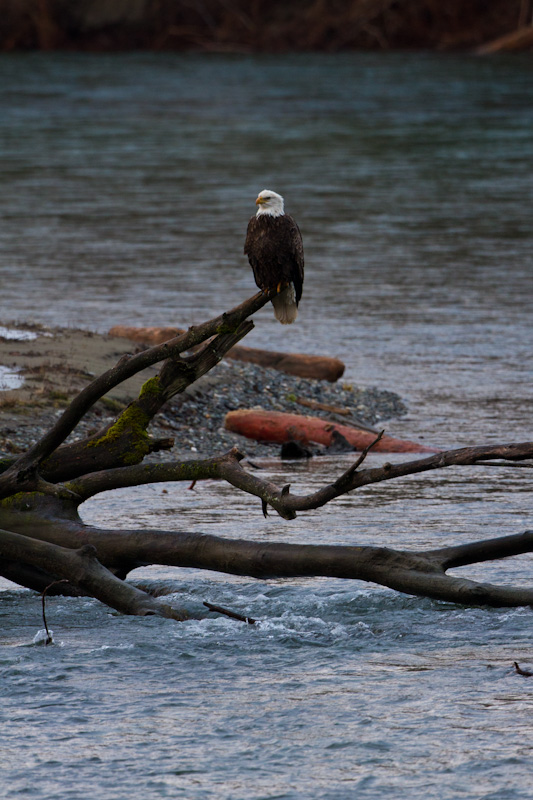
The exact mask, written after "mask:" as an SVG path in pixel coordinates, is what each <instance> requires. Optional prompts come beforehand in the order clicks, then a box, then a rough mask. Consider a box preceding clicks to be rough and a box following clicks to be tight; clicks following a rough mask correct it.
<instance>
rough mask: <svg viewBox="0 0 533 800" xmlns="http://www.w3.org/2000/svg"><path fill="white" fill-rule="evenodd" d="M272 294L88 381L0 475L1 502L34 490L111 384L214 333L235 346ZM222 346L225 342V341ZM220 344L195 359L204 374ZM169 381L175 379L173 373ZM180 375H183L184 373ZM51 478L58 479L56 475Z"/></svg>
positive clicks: (174, 356)
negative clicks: (42, 472)
mask: <svg viewBox="0 0 533 800" xmlns="http://www.w3.org/2000/svg"><path fill="white" fill-rule="evenodd" d="M274 294H275V292H271V293H269V294H263V292H259V293H257V294H255V295H254V296H253V297H251V298H250V299H249V300H246V301H244V302H243V303H241V304H240V305H238V306H236V307H235V308H233V309H232V310H231V311H228V312H226V313H224V314H221V315H219V316H218V317H215V318H214V319H212V320H209V321H208V322H204V323H203V324H201V325H198V326H197V327H191V328H189V330H188V331H186V332H185V333H183V334H181V335H180V336H177V337H176V338H175V339H170V340H169V341H168V342H164V343H163V344H161V345H156V346H154V347H150V348H148V349H147V350H144V351H142V352H141V353H138V354H137V355H134V356H123V357H122V358H121V359H120V360H119V362H118V363H117V364H116V365H115V366H114V367H112V368H111V369H109V370H107V371H106V372H104V373H103V374H102V375H100V376H99V377H98V378H96V379H95V380H94V381H92V382H91V383H90V384H89V385H88V386H87V387H86V388H85V389H83V391H81V392H80V393H79V394H78V396H77V397H75V398H74V400H73V401H72V402H71V404H70V405H69V407H68V408H67V409H66V410H65V411H64V413H63V414H62V416H61V417H60V418H59V419H58V421H57V422H56V424H55V425H54V426H53V427H52V428H50V430H49V431H48V432H47V433H46V434H45V435H44V436H43V437H42V438H41V439H40V441H39V442H37V443H36V444H35V445H34V446H33V447H31V448H30V449H29V450H27V451H26V452H25V453H24V454H22V455H21V456H20V457H19V458H17V459H16V460H15V461H14V462H13V463H12V464H11V465H10V466H9V467H8V468H7V469H6V470H5V471H4V472H3V473H2V474H0V498H2V497H9V496H10V495H11V494H14V493H15V492H18V491H32V490H34V489H35V484H36V480H37V471H38V469H39V465H40V464H41V463H42V462H43V461H44V460H45V459H47V458H49V457H50V456H51V454H52V453H53V452H54V451H55V450H56V449H57V448H58V447H59V445H61V444H62V442H64V441H65V439H66V438H67V436H68V435H69V434H70V433H71V432H72V431H73V430H74V428H75V427H76V425H77V424H78V422H79V421H80V419H82V417H83V416H84V415H85V414H86V413H87V411H88V410H89V409H90V408H91V407H92V406H93V405H94V403H95V402H96V401H97V400H99V399H100V398H101V397H103V396H104V395H105V394H107V393H108V392H109V391H110V390H111V389H113V388H114V387H115V386H118V385H119V384H120V383H122V382H123V381H125V380H127V379H128V378H131V377H132V376H133V375H136V374H137V373H138V372H142V370H143V369H146V368H147V367H150V366H153V365H154V364H156V363H158V362H160V361H164V360H166V359H177V358H178V357H179V356H180V355H181V354H182V353H185V352H186V351H188V350H190V349H191V348H193V347H195V346H197V345H199V344H201V343H202V342H204V341H206V340H207V339H210V338H211V337H213V336H215V337H217V336H218V335H224V334H230V337H229V341H232V342H233V343H235V342H236V341H239V340H240V339H241V338H242V337H243V336H244V335H245V334H246V333H247V332H248V331H249V330H250V329H251V327H253V323H251V322H250V323H248V325H247V326H244V327H242V328H241V327H240V326H241V325H242V323H243V322H244V320H245V319H246V318H247V317H249V316H250V315H251V314H253V313H255V312H256V311H258V310H259V309H260V308H262V307H263V306H264V305H265V303H267V302H268V301H269V300H270V299H271V297H272V296H273V295H274ZM237 332H238V333H237ZM231 334H236V337H235V338H234V337H232V336H231ZM226 342H228V340H227V339H226ZM223 346H224V345H223V340H222V337H221V338H219V339H218V341H217V343H216V344H213V345H212V346H211V348H210V349H209V348H206V351H205V352H203V353H202V354H201V355H200V358H199V361H201V360H202V359H203V360H204V361H203V363H204V366H205V371H207V369H210V366H207V363H208V362H209V363H210V364H211V366H213V365H214V363H216V359H217V358H218V355H220V358H221V357H222V355H223V354H224V353H223V352H222V350H223ZM231 346H232V344H229V345H228V349H230V347H231ZM220 358H218V360H220ZM173 377H174V378H176V379H177V376H176V375H174V376H173ZM182 377H184V376H183V373H182ZM190 378H191V379H190V380H189V381H188V383H192V381H193V380H196V377H195V376H194V372H193V373H191V375H190ZM188 383H187V382H185V383H184V384H183V385H184V386H185V385H188ZM171 385H173V382H172V381H171V380H170V381H169V383H168V390H169V391H170V387H171ZM180 385H181V384H180ZM176 391H179V389H176ZM141 394H142V393H141ZM150 419H151V417H149V418H148V419H147V420H146V421H145V427H146V425H147V424H148V422H149V421H150ZM146 452H147V451H145V453H146ZM145 453H144V454H145ZM144 454H143V455H144ZM93 468H94V467H93ZM78 474H80V473H78ZM50 477H51V476H50ZM47 478H48V476H47ZM48 479H49V478H48ZM54 479H55V480H57V478H56V477H55V476H54Z"/></svg>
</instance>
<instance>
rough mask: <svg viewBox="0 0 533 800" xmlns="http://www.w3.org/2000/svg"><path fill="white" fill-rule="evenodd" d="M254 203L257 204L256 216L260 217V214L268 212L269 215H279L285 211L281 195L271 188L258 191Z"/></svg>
mask: <svg viewBox="0 0 533 800" xmlns="http://www.w3.org/2000/svg"><path fill="white" fill-rule="evenodd" d="M255 204H256V206H258V209H257V213H256V215H255V216H256V217H260V216H261V214H269V215H270V216H271V217H281V215H282V214H284V213H285V212H284V210H283V197H282V196H281V195H280V194H277V192H273V191H272V190H271V189H263V191H262V192H259V196H258V198H257V200H256V201H255Z"/></svg>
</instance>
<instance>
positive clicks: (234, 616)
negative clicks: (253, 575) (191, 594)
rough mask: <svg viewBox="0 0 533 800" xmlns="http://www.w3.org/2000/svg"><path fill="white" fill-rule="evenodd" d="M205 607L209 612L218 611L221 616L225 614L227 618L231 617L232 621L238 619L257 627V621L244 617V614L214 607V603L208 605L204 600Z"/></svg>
mask: <svg viewBox="0 0 533 800" xmlns="http://www.w3.org/2000/svg"><path fill="white" fill-rule="evenodd" d="M204 606H205V607H206V608H208V609H209V611H216V612H218V613H219V614H225V615H226V616H227V617H231V619H238V620H240V622H247V623H248V625H255V623H256V621H257V620H255V619H253V618H252V617H243V616H242V614H237V613H236V612H235V611H230V610H229V609H227V608H222V606H214V605H213V603H208V602H207V600H204Z"/></svg>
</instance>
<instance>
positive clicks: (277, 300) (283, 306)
mask: <svg viewBox="0 0 533 800" xmlns="http://www.w3.org/2000/svg"><path fill="white" fill-rule="evenodd" d="M272 305H273V306H274V316H275V317H276V319H277V320H279V322H281V324H282V325H290V324H291V323H293V322H294V321H295V319H296V317H297V316H298V306H297V305H296V295H295V294H294V285H293V284H292V283H291V284H289V285H288V286H287V288H286V289H283V290H282V291H281V292H280V293H279V294H277V295H276V296H275V297H274V298H273V299H272Z"/></svg>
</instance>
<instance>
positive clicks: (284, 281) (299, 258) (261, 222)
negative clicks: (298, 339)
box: [244, 213, 304, 323]
mask: <svg viewBox="0 0 533 800" xmlns="http://www.w3.org/2000/svg"><path fill="white" fill-rule="evenodd" d="M244 252H245V253H246V255H247V256H248V260H249V262H250V265H251V267H252V270H253V273H254V278H255V282H256V284H257V285H258V286H259V288H260V289H262V290H263V291H269V290H271V289H275V288H277V289H278V292H279V294H278V296H277V297H275V298H274V300H273V301H272V305H273V306H274V312H275V314H276V317H277V318H278V319H279V321H280V322H282V323H290V322H294V320H295V319H296V315H297V311H296V309H297V307H298V303H299V302H300V298H301V296H302V286H303V280H304V248H303V242H302V236H301V234H300V229H299V228H298V225H297V224H296V222H295V221H294V220H293V218H292V217H291V216H289V215H288V214H279V215H278V216H273V215H271V214H268V213H262V214H260V215H258V216H255V217H252V218H251V220H250V222H249V223H248V231H247V234H246V242H245V245H244Z"/></svg>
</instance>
